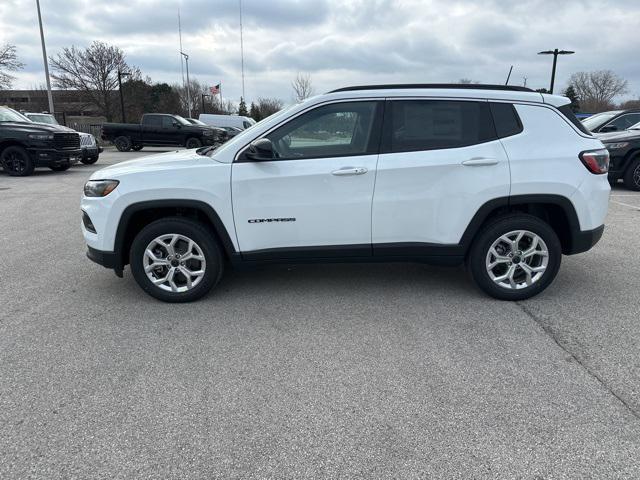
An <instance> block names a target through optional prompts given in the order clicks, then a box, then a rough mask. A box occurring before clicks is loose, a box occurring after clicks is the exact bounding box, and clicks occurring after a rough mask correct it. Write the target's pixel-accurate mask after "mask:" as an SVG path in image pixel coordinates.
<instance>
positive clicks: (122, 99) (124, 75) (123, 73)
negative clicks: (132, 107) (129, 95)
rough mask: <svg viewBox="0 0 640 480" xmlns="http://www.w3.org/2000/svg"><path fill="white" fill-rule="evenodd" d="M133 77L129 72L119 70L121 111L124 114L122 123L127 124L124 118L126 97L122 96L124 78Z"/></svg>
mask: <svg viewBox="0 0 640 480" xmlns="http://www.w3.org/2000/svg"><path fill="white" fill-rule="evenodd" d="M129 75H131V74H130V73H129V72H121V71H120V70H118V90H119V91H120V111H121V112H122V123H127V121H126V120H125V116H124V97H123V96H122V77H126V76H129Z"/></svg>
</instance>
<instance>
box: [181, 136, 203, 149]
mask: <svg viewBox="0 0 640 480" xmlns="http://www.w3.org/2000/svg"><path fill="white" fill-rule="evenodd" d="M184 146H185V148H200V147H201V146H202V142H201V141H200V139H199V138H195V137H191V138H187V141H186V142H185V143H184Z"/></svg>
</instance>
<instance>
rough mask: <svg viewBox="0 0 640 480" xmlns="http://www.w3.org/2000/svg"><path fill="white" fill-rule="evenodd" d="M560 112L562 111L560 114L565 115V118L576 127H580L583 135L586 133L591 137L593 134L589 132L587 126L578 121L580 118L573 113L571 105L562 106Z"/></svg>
mask: <svg viewBox="0 0 640 480" xmlns="http://www.w3.org/2000/svg"><path fill="white" fill-rule="evenodd" d="M558 110H560V113H562V115H564V117H565V118H566V119H567V120H569V121H570V122H571V123H573V124H574V125H575V126H576V127H578V130H580V131H581V132H582V133H586V134H587V135H591V132H590V131H589V130H587V128H586V127H585V125H584V124H583V123H582V122H581V121H580V120H578V117H576V114H575V113H573V110H572V109H571V104H570V103H568V104H566V105H563V106H561V107H560V108H558Z"/></svg>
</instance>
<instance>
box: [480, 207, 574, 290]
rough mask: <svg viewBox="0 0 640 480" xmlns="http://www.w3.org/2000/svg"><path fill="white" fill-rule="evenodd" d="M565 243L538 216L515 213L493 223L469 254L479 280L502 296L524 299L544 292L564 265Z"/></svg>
mask: <svg viewBox="0 0 640 480" xmlns="http://www.w3.org/2000/svg"><path fill="white" fill-rule="evenodd" d="M561 257H562V246H561V244H560V240H559V239H558V236H557V235H556V233H555V232H554V231H553V229H552V228H551V227H550V226H549V225H548V224H547V223H545V222H544V221H542V220H540V219H539V218H537V217H534V216H532V215H526V214H515V215H510V216H506V217H502V218H498V219H496V220H495V221H493V222H491V223H489V224H488V225H487V226H486V227H484V228H483V229H482V230H481V231H480V233H479V234H478V236H477V238H476V240H475V241H474V243H473V245H472V247H471V251H470V253H469V258H468V266H469V269H470V271H471V276H472V277H473V279H474V281H475V283H476V284H477V285H478V287H480V289H481V290H482V291H484V292H485V293H486V294H488V295H490V296H492V297H494V298H497V299H500V300H524V299H526V298H531V297H533V296H534V295H537V294H538V293H540V292H542V291H543V290H544V289H545V288H547V287H548V286H549V285H550V284H551V282H552V281H553V280H554V278H555V277H556V275H557V273H558V270H559V268H560V261H561Z"/></svg>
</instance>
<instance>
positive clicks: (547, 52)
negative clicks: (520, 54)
mask: <svg viewBox="0 0 640 480" xmlns="http://www.w3.org/2000/svg"><path fill="white" fill-rule="evenodd" d="M574 53H576V52H573V51H571V50H558V49H557V48H556V49H554V50H545V51H544V52H538V55H553V67H552V69H551V87H550V88H549V93H553V85H554V83H555V81H556V63H557V62H558V55H572V54H574Z"/></svg>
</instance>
